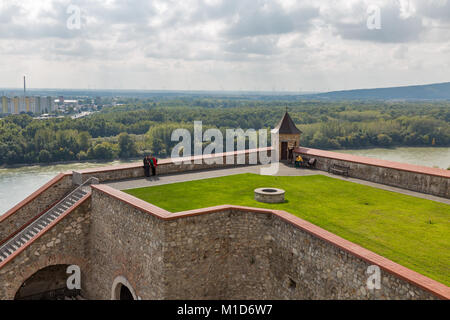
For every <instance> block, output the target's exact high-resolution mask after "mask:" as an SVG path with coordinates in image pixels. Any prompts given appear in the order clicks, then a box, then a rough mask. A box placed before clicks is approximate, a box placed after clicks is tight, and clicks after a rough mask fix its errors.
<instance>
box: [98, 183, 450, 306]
mask: <svg viewBox="0 0 450 320" xmlns="http://www.w3.org/2000/svg"><path fill="white" fill-rule="evenodd" d="M92 188H93V189H95V190H98V191H100V192H103V193H105V194H108V195H109V196H111V197H113V198H116V199H118V200H120V201H123V202H125V203H127V204H129V205H130V206H133V207H135V208H137V209H138V210H141V211H143V212H146V213H148V214H151V215H153V216H155V217H158V218H160V219H162V220H174V219H179V218H185V217H191V216H197V215H202V214H208V213H214V212H221V211H224V210H238V211H245V212H253V213H264V214H272V215H275V216H277V217H279V218H280V219H282V220H284V221H286V222H288V223H290V224H292V225H294V226H295V227H297V228H299V229H301V230H303V231H305V232H308V233H310V234H311V235H313V236H315V237H317V238H320V239H322V240H324V241H325V242H327V243H330V244H332V245H334V246H336V247H338V248H340V249H342V250H344V251H347V252H349V253H350V254H352V255H354V256H357V257H358V258H360V259H362V260H364V261H366V262H368V263H370V264H374V265H378V266H379V267H380V268H381V269H383V270H385V271H387V272H389V273H391V274H393V275H395V276H397V277H399V278H401V279H403V280H405V281H408V282H410V283H412V284H414V285H416V286H418V287H420V288H422V289H424V290H426V291H428V292H430V293H432V294H433V295H435V296H437V297H439V298H441V299H446V300H450V287H447V286H446V285H444V284H442V283H440V282H437V281H435V280H433V279H430V278H428V277H426V276H424V275H421V274H420V273H417V272H415V271H413V270H411V269H408V268H406V267H404V266H402V265H400V264H398V263H395V262H393V261H391V260H389V259H387V258H385V257H383V256H380V255H378V254H376V253H374V252H372V251H370V250H367V249H365V248H363V247H361V246H359V245H357V244H355V243H353V242H350V241H348V240H345V239H343V238H341V237H339V236H337V235H335V234H333V233H331V232H329V231H326V230H324V229H322V228H320V227H318V226H316V225H314V224H312V223H310V222H308V221H305V220H303V219H301V218H298V217H296V216H294V215H292V214H290V213H288V212H286V211H282V210H269V209H261V208H251V207H242V206H234V205H222V206H215V207H210V208H202V209H195V210H189V211H183V212H177V213H171V212H169V211H167V210H164V209H162V208H159V207H157V206H155V205H153V204H150V203H148V202H146V201H143V200H141V199H138V198H136V197H133V196H131V195H129V194H127V193H125V192H122V191H119V190H117V189H114V188H112V187H110V186H107V185H102V184H99V185H93V186H92Z"/></svg>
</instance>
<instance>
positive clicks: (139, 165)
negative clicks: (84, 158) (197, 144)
mask: <svg viewBox="0 0 450 320" xmlns="http://www.w3.org/2000/svg"><path fill="white" fill-rule="evenodd" d="M269 150H272V147H266V148H258V149H246V150H239V151H231V152H223V153H215V154H207V155H198V156H189V157H180V158H177V159H176V160H177V162H178V161H179V162H186V161H191V162H192V161H195V160H207V159H214V158H220V157H229V156H235V155H241V154H244V155H245V154H250V153H255V152H266V151H269ZM173 163H174V162H173V161H172V158H167V159H161V160H158V166H161V165H169V164H173ZM142 167H143V164H142V161H139V162H135V163H126V164H120V165H115V166H108V167H100V168H90V169H83V170H77V172H79V173H82V174H93V173H100V172H107V171H114V170H127V169H136V168H142Z"/></svg>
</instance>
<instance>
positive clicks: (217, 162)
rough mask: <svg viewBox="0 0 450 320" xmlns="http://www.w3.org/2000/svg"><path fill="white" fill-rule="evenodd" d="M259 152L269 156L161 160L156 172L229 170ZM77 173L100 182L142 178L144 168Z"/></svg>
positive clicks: (136, 165)
mask: <svg viewBox="0 0 450 320" xmlns="http://www.w3.org/2000/svg"><path fill="white" fill-rule="evenodd" d="M259 150H261V152H265V153H266V154H267V155H268V156H270V153H271V149H270V148H261V149H257V150H244V151H238V152H230V153H220V154H217V155H213V156H211V157H207V156H205V157H203V156H194V157H187V158H183V161H182V162H181V163H179V164H177V163H173V162H172V161H171V159H162V160H159V162H158V167H157V169H156V172H157V174H159V175H164V174H177V173H183V172H188V171H196V170H212V169H220V168H230V167H235V166H239V165H248V164H249V163H250V161H249V158H251V157H254V159H255V160H256V161H258V159H259V157H258V152H259ZM238 157H242V160H243V161H242V162H238ZM227 158H229V159H233V161H232V163H231V164H230V163H229V161H230V160H227ZM186 162H189V163H186ZM255 164H257V163H255ZM78 172H79V173H81V174H82V175H83V181H86V180H87V179H89V178H90V177H93V176H94V177H96V178H98V179H99V180H100V182H107V181H114V180H123V179H133V178H140V177H144V168H143V165H142V162H138V163H133V164H125V165H119V166H112V167H106V168H93V169H85V170H81V171H78Z"/></svg>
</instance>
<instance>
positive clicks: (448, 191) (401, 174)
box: [296, 148, 450, 198]
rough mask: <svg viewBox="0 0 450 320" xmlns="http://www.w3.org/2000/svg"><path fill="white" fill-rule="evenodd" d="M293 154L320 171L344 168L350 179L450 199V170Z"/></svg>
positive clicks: (332, 154)
mask: <svg viewBox="0 0 450 320" xmlns="http://www.w3.org/2000/svg"><path fill="white" fill-rule="evenodd" d="M296 153H299V154H301V155H302V156H306V157H308V158H315V159H317V163H316V168H317V169H319V170H323V171H328V169H329V168H330V167H331V166H332V165H333V164H337V165H343V166H347V167H350V169H349V176H350V177H352V178H357V179H362V180H367V181H372V182H376V183H381V184H385V185H389V186H394V187H398V188H403V189H407V190H412V191H417V192H421V193H427V194H432V195H435V196H439V197H444V198H450V171H449V170H443V169H436V168H428V167H421V166H414V165H408V164H403V163H397V162H392V161H384V160H378V159H371V158H366V157H357V156H352V155H347V154H341V153H337V152H330V151H324V150H316V149H308V148H298V149H296Z"/></svg>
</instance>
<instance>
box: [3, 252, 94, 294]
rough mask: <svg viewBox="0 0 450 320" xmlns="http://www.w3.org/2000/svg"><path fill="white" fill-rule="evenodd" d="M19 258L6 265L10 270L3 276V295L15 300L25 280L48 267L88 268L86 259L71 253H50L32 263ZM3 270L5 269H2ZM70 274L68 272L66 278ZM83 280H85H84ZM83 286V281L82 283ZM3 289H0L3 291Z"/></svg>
mask: <svg viewBox="0 0 450 320" xmlns="http://www.w3.org/2000/svg"><path fill="white" fill-rule="evenodd" d="M17 262H18V260H17V261H16V260H13V261H11V262H10V263H9V264H8V265H6V266H5V269H6V270H7V271H8V272H7V273H5V274H6V276H5V277H4V278H2V281H4V282H3V283H2V285H4V287H3V288H2V289H3V295H4V298H3V299H6V300H14V299H15V298H16V295H17V293H18V292H19V290H20V289H21V288H22V287H23V284H24V282H26V281H27V280H28V279H30V278H31V277H32V276H33V275H35V274H36V273H37V272H39V271H41V270H44V269H46V268H48V267H52V266H58V265H65V266H69V265H77V266H79V267H80V269H81V270H85V269H86V261H85V260H84V259H80V258H77V257H74V256H70V255H60V254H57V255H50V256H45V257H44V256H40V257H38V259H37V260H35V261H34V262H32V263H17ZM2 271H3V270H2ZM68 276H69V275H68V274H66V279H67V277H68ZM82 281H83V280H82ZM81 287H83V282H82V283H81ZM1 291H2V290H0V292H1Z"/></svg>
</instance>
